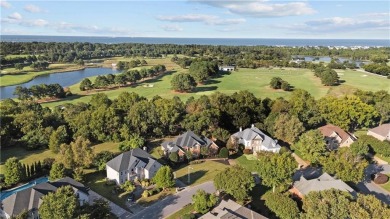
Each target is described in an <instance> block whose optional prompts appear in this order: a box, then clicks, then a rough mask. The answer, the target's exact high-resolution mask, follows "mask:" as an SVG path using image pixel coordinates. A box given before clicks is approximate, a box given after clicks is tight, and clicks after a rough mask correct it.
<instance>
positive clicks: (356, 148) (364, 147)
mask: <svg viewBox="0 0 390 219" xmlns="http://www.w3.org/2000/svg"><path fill="white" fill-rule="evenodd" d="M350 148H351V151H352V153H353V154H354V155H359V156H364V155H366V154H367V153H368V151H369V150H370V148H369V146H368V144H367V143H366V142H364V141H363V140H360V139H359V140H357V141H355V142H353V143H352V144H351V145H350Z"/></svg>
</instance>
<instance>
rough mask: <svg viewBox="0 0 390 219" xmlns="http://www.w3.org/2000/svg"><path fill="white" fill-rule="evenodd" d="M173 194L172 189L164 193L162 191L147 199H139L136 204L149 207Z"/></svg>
mask: <svg viewBox="0 0 390 219" xmlns="http://www.w3.org/2000/svg"><path fill="white" fill-rule="evenodd" d="M175 192H176V190H175V189H173V188H171V189H167V190H165V191H162V192H160V193H158V194H155V195H152V196H149V197H147V198H144V197H141V198H140V199H138V200H137V203H138V204H140V205H143V206H145V207H146V206H149V205H151V204H153V203H155V202H156V201H159V200H162V199H163V198H165V197H167V196H169V195H172V194H175Z"/></svg>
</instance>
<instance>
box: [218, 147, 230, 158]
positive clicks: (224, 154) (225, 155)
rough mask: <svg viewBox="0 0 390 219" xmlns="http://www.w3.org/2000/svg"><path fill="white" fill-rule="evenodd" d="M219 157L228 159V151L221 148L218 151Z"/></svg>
mask: <svg viewBox="0 0 390 219" xmlns="http://www.w3.org/2000/svg"><path fill="white" fill-rule="evenodd" d="M219 157H220V158H228V157H229V150H228V149H227V148H222V149H221V150H220V151H219Z"/></svg>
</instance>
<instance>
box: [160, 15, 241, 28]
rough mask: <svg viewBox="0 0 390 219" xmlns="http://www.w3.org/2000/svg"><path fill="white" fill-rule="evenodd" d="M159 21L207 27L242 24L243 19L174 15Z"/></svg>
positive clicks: (161, 17)
mask: <svg viewBox="0 0 390 219" xmlns="http://www.w3.org/2000/svg"><path fill="white" fill-rule="evenodd" d="M157 19H158V20H160V21H169V22H179V23H184V22H200V23H204V24H207V25H232V24H240V23H244V22H245V19H243V18H238V19H221V18H219V17H218V16H214V15H206V14H186V15H175V16H158V17H157Z"/></svg>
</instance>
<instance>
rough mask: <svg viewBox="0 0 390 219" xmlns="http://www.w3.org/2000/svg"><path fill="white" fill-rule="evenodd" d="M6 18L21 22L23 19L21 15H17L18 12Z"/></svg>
mask: <svg viewBox="0 0 390 219" xmlns="http://www.w3.org/2000/svg"><path fill="white" fill-rule="evenodd" d="M7 17H8V18H9V19H11V20H22V19H23V17H22V15H21V14H19V13H18V12H14V13H12V14H10V15H8V16H7Z"/></svg>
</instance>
